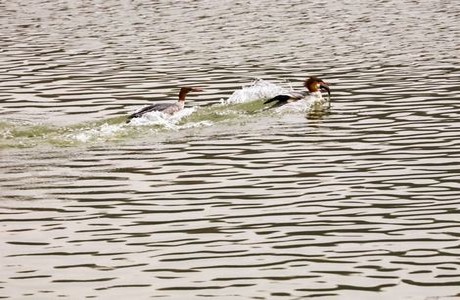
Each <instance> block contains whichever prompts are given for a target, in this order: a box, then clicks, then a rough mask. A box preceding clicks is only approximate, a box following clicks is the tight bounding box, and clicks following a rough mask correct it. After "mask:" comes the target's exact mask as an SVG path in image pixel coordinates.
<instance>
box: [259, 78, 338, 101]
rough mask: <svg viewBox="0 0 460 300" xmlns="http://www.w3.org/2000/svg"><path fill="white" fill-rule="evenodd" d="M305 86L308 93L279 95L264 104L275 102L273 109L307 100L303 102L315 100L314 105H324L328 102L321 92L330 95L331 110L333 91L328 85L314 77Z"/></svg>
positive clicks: (306, 81)
mask: <svg viewBox="0 0 460 300" xmlns="http://www.w3.org/2000/svg"><path fill="white" fill-rule="evenodd" d="M304 86H305V87H306V88H307V90H306V91H303V92H292V93H288V94H282V95H278V96H276V97H273V98H271V99H268V100H267V101H265V102H264V104H267V103H272V102H275V103H274V105H273V106H272V107H271V108H275V107H280V106H283V105H286V104H289V103H293V102H298V101H300V100H302V101H303V100H305V101H303V102H306V101H307V100H310V101H311V100H313V101H314V103H321V104H324V103H325V102H326V100H325V99H324V98H323V96H322V94H321V92H322V91H326V92H327V93H328V100H327V102H328V108H330V106H331V103H330V99H331V90H330V88H329V86H328V85H327V83H325V82H324V81H323V80H322V79H320V78H318V77H315V76H312V77H310V78H308V79H307V80H305V82H304Z"/></svg>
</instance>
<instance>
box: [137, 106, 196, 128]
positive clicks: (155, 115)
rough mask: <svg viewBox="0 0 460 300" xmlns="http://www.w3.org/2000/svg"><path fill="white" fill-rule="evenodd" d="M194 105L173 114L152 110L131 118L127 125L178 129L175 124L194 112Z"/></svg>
mask: <svg viewBox="0 0 460 300" xmlns="http://www.w3.org/2000/svg"><path fill="white" fill-rule="evenodd" d="M195 110H196V108H195V107H190V108H189V107H186V108H184V109H183V110H181V111H179V112H177V113H175V114H174V115H169V114H165V113H162V112H161V111H152V112H148V113H145V114H143V115H142V117H140V118H133V119H131V121H130V122H129V125H132V126H152V125H159V126H163V127H165V128H168V129H172V130H178V126H177V125H176V124H177V123H178V122H179V121H180V120H182V119H183V118H185V117H187V116H190V115H191V114H192V113H193V112H195Z"/></svg>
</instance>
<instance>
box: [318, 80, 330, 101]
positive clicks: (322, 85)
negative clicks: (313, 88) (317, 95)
mask: <svg viewBox="0 0 460 300" xmlns="http://www.w3.org/2000/svg"><path fill="white" fill-rule="evenodd" d="M319 89H320V91H323V92H327V95H328V97H329V98H331V89H330V88H329V86H328V85H327V84H325V83H324V82H321V83H320V84H319Z"/></svg>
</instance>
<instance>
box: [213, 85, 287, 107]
mask: <svg viewBox="0 0 460 300" xmlns="http://www.w3.org/2000/svg"><path fill="white" fill-rule="evenodd" d="M291 90H292V89H286V88H284V87H282V86H280V85H277V84H275V83H271V82H269V81H265V80H263V79H257V80H255V81H254V82H252V83H251V84H250V85H247V86H243V87H242V88H241V89H240V90H237V91H235V92H233V94H232V95H231V96H230V97H229V98H228V99H227V100H223V99H222V100H221V103H222V104H235V103H245V102H250V101H255V100H260V99H269V98H273V97H275V96H276V95H280V94H284V93H288V92H289V91H291Z"/></svg>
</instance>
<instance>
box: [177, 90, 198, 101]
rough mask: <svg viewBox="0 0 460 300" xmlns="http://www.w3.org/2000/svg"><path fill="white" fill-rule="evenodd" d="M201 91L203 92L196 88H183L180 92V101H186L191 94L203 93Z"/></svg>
mask: <svg viewBox="0 0 460 300" xmlns="http://www.w3.org/2000/svg"><path fill="white" fill-rule="evenodd" d="M201 91H203V90H202V89H200V88H196V87H182V88H181V89H180V92H179V101H185V96H187V94H188V93H189V92H201Z"/></svg>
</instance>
